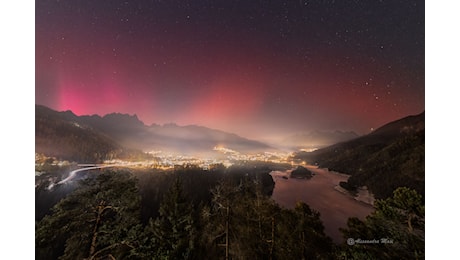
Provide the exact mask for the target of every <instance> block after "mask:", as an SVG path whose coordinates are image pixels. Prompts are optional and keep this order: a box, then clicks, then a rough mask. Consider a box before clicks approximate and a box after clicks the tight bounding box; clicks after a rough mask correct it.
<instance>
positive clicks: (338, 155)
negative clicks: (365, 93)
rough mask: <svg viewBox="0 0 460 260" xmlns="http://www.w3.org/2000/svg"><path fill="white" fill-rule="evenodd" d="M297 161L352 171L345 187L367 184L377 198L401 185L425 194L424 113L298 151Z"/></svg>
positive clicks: (387, 194) (389, 193) (387, 196)
mask: <svg viewBox="0 0 460 260" xmlns="http://www.w3.org/2000/svg"><path fill="white" fill-rule="evenodd" d="M294 159H295V160H299V161H306V162H308V163H309V164H316V165H318V166H319V167H322V168H329V170H332V171H338V172H342V173H346V174H350V175H351V176H350V178H349V179H348V183H347V184H346V185H343V187H346V188H349V189H351V190H353V189H356V188H357V187H360V186H367V187H368V188H369V190H371V191H372V193H374V195H375V197H376V198H378V199H384V198H389V197H391V196H392V194H393V191H394V190H396V189H397V188H398V187H409V188H412V189H414V190H416V191H417V192H418V193H420V194H422V195H423V196H424V195H425V113H422V114H419V115H416V116H409V117H406V118H403V119H400V120H397V121H394V122H391V123H389V124H387V125H385V126H382V127H381V128H379V129H377V130H375V131H374V132H372V133H371V134H368V135H365V136H362V137H360V138H356V139H354V140H351V141H348V142H343V143H339V144H336V145H333V146H330V147H327V148H323V149H320V150H317V151H314V152H310V153H307V152H299V153H297V154H296V155H295V156H294Z"/></svg>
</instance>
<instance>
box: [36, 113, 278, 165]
mask: <svg viewBox="0 0 460 260" xmlns="http://www.w3.org/2000/svg"><path fill="white" fill-rule="evenodd" d="M35 130H36V131H35V132H36V133H35V135H36V141H35V146H36V152H38V153H44V154H49V155H52V156H57V157H62V158H70V159H71V157H74V159H79V160H88V159H89V158H88V157H91V158H92V157H94V158H97V159H102V158H103V157H104V158H115V157H117V156H120V155H123V154H124V156H125V157H126V156H128V157H129V156H131V157H132V156H139V153H141V151H144V152H149V151H163V152H173V153H178V154H184V155H187V154H194V155H197V154H199V155H209V154H215V151H213V148H214V147H216V146H222V147H226V148H229V149H232V150H236V151H239V152H261V151H270V150H275V149H274V148H272V147H270V146H269V145H267V144H264V143H262V142H258V141H254V140H250V139H246V138H243V137H241V136H238V135H236V134H232V133H227V132H224V131H220V130H214V129H210V128H206V127H203V126H196V125H188V126H178V125H176V124H165V125H157V124H152V125H150V126H147V125H145V124H144V123H143V122H142V121H140V120H139V119H138V118H137V116H136V115H128V114H120V113H112V114H108V115H105V116H102V117H101V116H99V115H91V116H87V115H84V116H77V115H75V114H74V113H73V112H71V111H65V112H58V111H55V110H52V109H50V108H48V107H45V106H41V105H36V106H35ZM89 147H91V148H89ZM75 154H81V155H79V156H75ZM84 154H87V155H86V156H85V155H84ZM94 154H97V155H94ZM99 154H100V155H99Z"/></svg>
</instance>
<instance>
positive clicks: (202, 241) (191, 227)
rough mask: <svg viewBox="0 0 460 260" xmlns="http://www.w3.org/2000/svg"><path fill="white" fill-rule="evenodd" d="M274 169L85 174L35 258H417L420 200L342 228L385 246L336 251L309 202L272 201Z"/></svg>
mask: <svg viewBox="0 0 460 260" xmlns="http://www.w3.org/2000/svg"><path fill="white" fill-rule="evenodd" d="M278 167H279V166H278ZM271 170H273V167H269V166H266V165H263V164H257V163H254V164H251V163H246V164H240V165H235V166H232V167H229V168H225V167H223V166H222V165H214V166H213V167H211V169H210V170H202V169H200V168H198V167H194V166H184V167H176V168H175V169H173V170H164V171H162V170H159V169H148V170H147V169H145V170H123V169H112V170H104V171H92V172H89V173H88V174H87V175H86V177H85V178H83V179H82V180H80V181H79V183H78V184H77V185H75V187H74V189H73V190H70V191H68V192H67V193H65V194H64V193H63V194H61V195H59V196H62V199H60V200H59V202H57V203H56V204H55V205H54V206H52V208H51V209H50V210H49V211H48V213H47V214H46V215H45V216H44V217H43V216H41V217H38V218H37V217H36V232H35V235H36V252H35V254H36V255H35V256H36V259H363V258H362V257H366V258H368V259H375V258H384V259H394V257H395V256H396V255H398V256H401V257H398V258H399V259H414V258H420V259H422V258H423V255H424V247H423V237H424V208H423V206H422V202H421V196H420V195H419V194H418V193H417V192H415V191H413V190H411V189H399V190H398V191H397V192H395V194H394V196H393V197H392V198H388V199H386V200H381V201H378V202H377V203H376V211H375V213H374V214H372V215H371V216H369V217H368V218H367V219H366V220H363V221H362V220H358V219H350V220H349V224H348V228H347V229H344V230H343V233H344V237H346V238H356V239H358V238H361V239H373V238H377V239H382V238H389V239H392V243H391V244H390V243H388V244H373V245H369V244H367V245H365V244H356V245H354V246H350V245H346V244H344V245H335V244H333V243H332V240H331V239H330V238H328V237H327V236H326V235H325V233H324V227H323V224H322V222H321V220H320V218H319V217H320V216H319V213H318V212H316V211H315V210H313V209H311V208H310V207H309V206H308V205H307V204H305V203H302V202H299V203H298V204H297V206H296V207H295V208H294V209H285V208H282V207H280V206H279V205H277V204H276V203H275V202H274V201H273V200H272V199H270V194H271V193H272V192H273V188H274V182H273V179H272V178H271V176H270V175H269V172H270V171H271ZM44 185H45V186H46V184H44ZM63 186H65V185H63ZM39 189H40V187H37V188H36V192H39V191H38V190H39ZM40 192H42V193H43V192H45V191H40ZM47 192H48V193H50V194H51V193H53V192H54V191H47Z"/></svg>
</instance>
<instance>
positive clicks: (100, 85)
mask: <svg viewBox="0 0 460 260" xmlns="http://www.w3.org/2000/svg"><path fill="white" fill-rule="evenodd" d="M35 8H36V17H35V34H36V35H35V37H36V42H35V55H36V57H35V58H36V59H35V65H36V66H35V70H36V71H35V84H36V86H35V102H36V103H37V104H41V105H45V106H48V107H50V108H52V109H56V110H59V111H64V110H72V111H73V112H74V113H76V114H77V115H83V114H99V115H105V114H107V113H112V112H120V113H129V114H136V115H137V116H138V117H139V119H140V120H142V121H143V122H144V123H145V124H147V125H150V124H152V123H157V124H164V123H169V122H175V123H177V124H179V125H187V124H197V125H203V126H207V127H211V128H215V129H220V130H225V131H228V132H233V133H237V134H240V135H243V136H246V137H250V138H262V139H263V138H274V137H285V136H287V135H289V134H291V133H297V132H301V131H310V130H346V131H356V132H357V133H358V134H364V133H368V132H369V131H370V130H371V129H372V128H376V127H379V126H381V125H382V124H385V123H387V122H389V121H392V120H395V119H399V118H401V117H404V116H407V115H411V114H418V113H421V112H422V111H423V110H424V107H425V61H424V59H425V56H424V52H425V50H424V49H425V33H424V27H425V14H424V12H425V10H424V9H425V8H424V2H423V1H411V0H409V1H408V0H402V1H385V0H381V1H374V0H365V1H358V0H355V1H351V0H350V1H349V0H340V1H339V0H337V1H332V0H330V1H329V0H324V1H320V0H318V1H306V0H300V1H298V0H297V1H294V0H293V1H268V0H266V1H248V0H245V1H230V0H225V1H210V0H209V1H202V0H200V1H185V0H182V1H172V0H171V1H167V0H163V1H144V0H136V1H118V0H98V1H94V0H92V1H86V0H80V1H76V0H73V1H71V0H53V1H51V0H40V1H36V2H35Z"/></svg>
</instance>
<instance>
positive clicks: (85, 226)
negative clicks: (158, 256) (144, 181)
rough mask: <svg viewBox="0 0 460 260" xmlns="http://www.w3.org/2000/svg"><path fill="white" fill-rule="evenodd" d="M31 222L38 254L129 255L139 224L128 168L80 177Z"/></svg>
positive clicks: (66, 256) (136, 196)
mask: <svg viewBox="0 0 460 260" xmlns="http://www.w3.org/2000/svg"><path fill="white" fill-rule="evenodd" d="M52 212H53V213H52V214H51V215H47V216H45V217H44V218H43V219H42V221H40V222H39V223H38V224H37V225H36V233H35V237H36V258H37V259H57V258H58V257H59V259H102V258H104V257H110V256H112V257H115V258H119V257H128V256H129V254H130V253H129V252H130V251H131V249H133V248H134V247H135V243H136V240H135V239H133V238H134V237H135V236H136V235H135V234H133V232H134V233H136V232H137V231H136V230H138V229H139V224H140V222H139V219H140V215H139V194H138V190H137V185H136V181H135V180H134V179H133V178H132V176H131V175H130V174H128V173H121V172H112V171H107V172H104V173H101V174H99V175H97V176H96V177H94V178H89V179H87V180H85V181H83V182H82V184H81V187H80V188H79V189H77V190H76V191H74V192H73V193H72V194H70V195H69V196H67V197H66V198H64V199H63V200H61V201H60V202H59V203H58V204H56V205H55V206H54V207H53V209H52Z"/></svg>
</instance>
